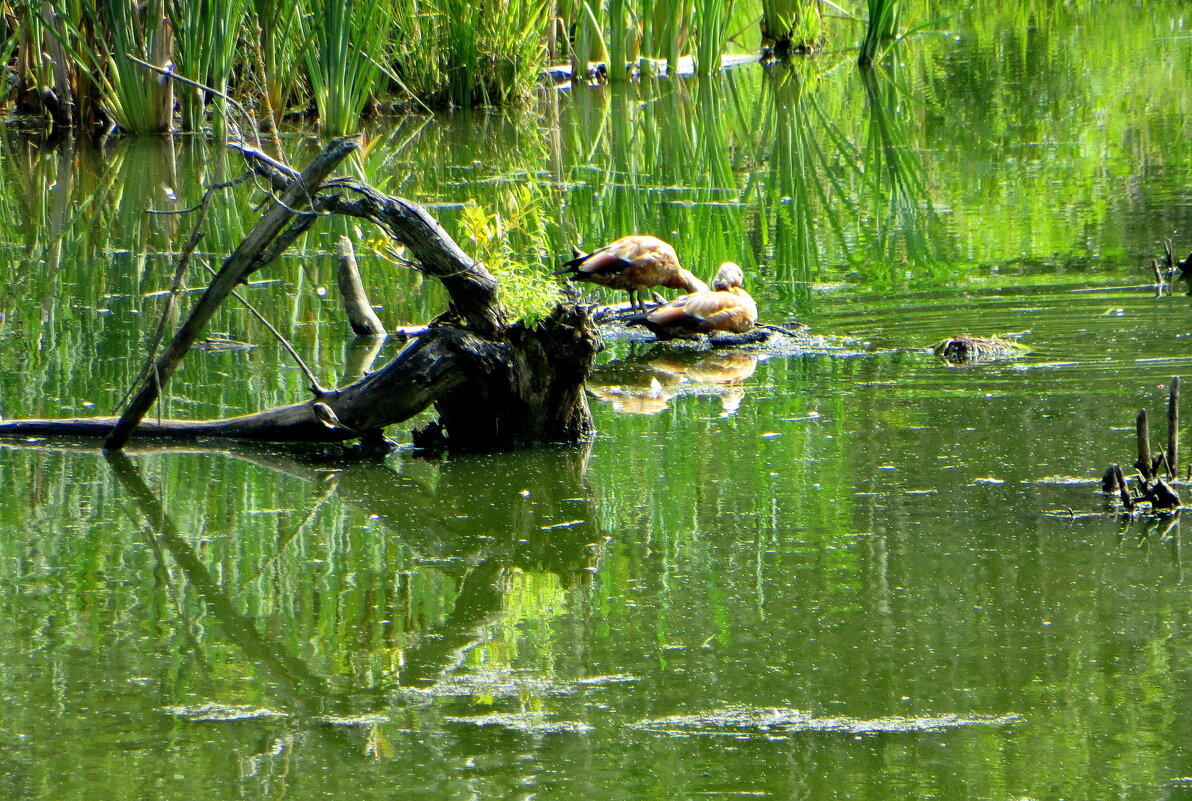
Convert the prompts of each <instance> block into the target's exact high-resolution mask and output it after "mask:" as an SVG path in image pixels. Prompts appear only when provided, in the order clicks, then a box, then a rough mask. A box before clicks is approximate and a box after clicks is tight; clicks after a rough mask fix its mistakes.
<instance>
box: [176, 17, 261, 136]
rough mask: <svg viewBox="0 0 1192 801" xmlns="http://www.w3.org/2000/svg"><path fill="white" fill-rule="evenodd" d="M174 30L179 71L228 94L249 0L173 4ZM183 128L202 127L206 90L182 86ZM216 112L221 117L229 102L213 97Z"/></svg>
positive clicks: (190, 129) (179, 96)
mask: <svg viewBox="0 0 1192 801" xmlns="http://www.w3.org/2000/svg"><path fill="white" fill-rule="evenodd" d="M167 13H168V14H169V20H170V27H171V29H172V30H173V32H174V63H175V64H176V65H177V69H178V72H179V73H181V74H182V75H185V76H186V77H188V78H190V79H191V80H193V81H197V82H199V83H201V84H203V85H204V86H208V87H210V88H212V89H214V90H215V91H216V92H218V93H222V94H226V93H227V90H228V84H229V82H230V81H231V79H232V72H233V70H234V69H235V67H236V55H237V47H238V45H239V42H240V32H241V31H242V30H244V28H245V23H246V21H247V17H248V7H247V5H246V0H220V2H191V3H171V4H170V5H169V7H168V9H167ZM177 92H178V99H179V101H180V105H181V107H182V128H183V129H184V130H187V131H198V130H202V128H203V126H204V123H205V117H206V111H207V103H206V99H207V98H206V97H205V95H206V92H205V91H204V90H200V89H196V88H193V87H187V86H179V87H178V88H177ZM211 100H212V108H213V109H215V112H214V113H215V114H216V115H217V117H218V116H222V115H223V112H222V111H220V109H225V107H226V101H224V100H223V99H222V98H220V97H218V95H216V96H214V97H212V98H211Z"/></svg>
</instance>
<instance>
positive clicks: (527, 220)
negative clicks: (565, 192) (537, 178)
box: [459, 183, 563, 326]
mask: <svg viewBox="0 0 1192 801" xmlns="http://www.w3.org/2000/svg"><path fill="white" fill-rule="evenodd" d="M545 211H546V204H545V203H544V196H543V194H542V192H541V190H540V189H539V187H538V186H537V185H536V184H534V183H523V184H518V185H515V186H511V187H509V188H508V189H506V190H505V191H503V192H501V193H500V194H499V196H498V198H497V202H496V208H495V209H493V210H492V211H491V212H490V211H489V210H488V209H486V208H484V207H482V206H481V205H480V204H479V203H477V202H476V201H475V200H469V201H468V202H467V203H465V204H464V207H463V209H462V210H461V211H460V215H459V226H460V230H461V233H462V234H463V236H465V237H466V238H467V239H468V240H469V244H468V246H467V247H468V250H469V253H470V254H471V255H472V256H473V257H474V258H476V259H477V260H478V261H481V262H483V263H484V265H485V266H486V267H487V268H488V269H489V270H490V271H491V272H492V273H493V275H495V276H496V277H497V280H498V281H500V290H499V291H500V298H501V303H502V305H503V306H504V307H505V310H506V312H507V313H508V314H509V316H510V317H511V318H512V319H513V320H518V321H521V322H522V323H524V324H526V325H528V326H534V325H537V324H538V323H540V322H542V320H544V319H546V317H547V316H548V315H549V314H550V313H551V312H552V311H553V310H554V309H555V307H557V306H558V305H559V303H560V302H562V300H563V291H562V289H561V285H560V283H559V281H558V279H557V278H556V277H555V276H554V275H553V274H552V272H553V270H552V269H551V267H552V265H551V261H550V260H551V253H552V249H551V247H550V241H551V237H550V234H549V230H548V229H549V228H550V226H551V223H550V220H549V217H548V216H547V215H546V213H545Z"/></svg>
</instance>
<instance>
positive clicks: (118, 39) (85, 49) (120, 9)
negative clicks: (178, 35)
mask: <svg viewBox="0 0 1192 801" xmlns="http://www.w3.org/2000/svg"><path fill="white" fill-rule="evenodd" d="M49 7H50V8H52V9H53V12H54V14H55V16H56V20H55V23H56V25H54V26H49V27H47V28H46V30H47V31H48V32H49V33H51V34H52V35H53V36H54V37H55V38H56V40H57V41H58V42H60V43H61V45H62V48H63V52H64V55H65V57H66V58H68V59H69V60H70V62H71V64H70V68H71V70H72V71H73V72H74V73H76V76H75V80H77V81H78V83H80V84H87V85H94V86H95V87H96V89H97V91H98V96H99V98H100V102H101V103H102V106H103V110H104V112H105V113H106V115H107V116H108V117H109V118H110V119H111V120H112V122H113V123H115V125H116V126H118V127H119V128H120V129H121V130H122V131H124V132H125V133H134V134H135V133H160V132H164V131H168V130H169V129H170V126H171V124H172V121H173V106H174V101H173V85H172V82H171V81H169V80H167V79H165V78H162V77H161V76H159V75H156V74H154V73H152V72H150V71H148V70H146V69H144V68H143V67H140V66H138V65H137V64H135V63H133V62H132V61H130V60H129V59H128V58H127V56H128V55H133V56H136V57H138V58H141V59H143V60H145V61H148V62H150V63H152V64H166V63H167V62H170V61H172V60H173V58H174V37H173V32H172V29H171V26H170V21H169V16H168V13H167V4H166V0H148V2H145V3H137V2H135V0H51V2H50V3H49ZM82 94H83V93H82V92H76V96H80V95H82Z"/></svg>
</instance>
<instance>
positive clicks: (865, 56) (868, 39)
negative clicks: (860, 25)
mask: <svg viewBox="0 0 1192 801" xmlns="http://www.w3.org/2000/svg"><path fill="white" fill-rule="evenodd" d="M865 5H866V9H867V10H868V12H869V15H868V17H867V18H866V22H865V38H864V39H862V40H861V52H860V55H859V56H858V57H857V62H858V63H859V64H861V66H868V65H870V64H872V63H873V62H874V61H876V60H877V58H878V55H879V53H880V50H881V48H882V47H883V46H884V45H885V44H886V43H887V42H889V41H890V40H891V39H893V38H894V37H895V36H897V35H898V26H899V20H900V18H901V16H902V0H866V2H865Z"/></svg>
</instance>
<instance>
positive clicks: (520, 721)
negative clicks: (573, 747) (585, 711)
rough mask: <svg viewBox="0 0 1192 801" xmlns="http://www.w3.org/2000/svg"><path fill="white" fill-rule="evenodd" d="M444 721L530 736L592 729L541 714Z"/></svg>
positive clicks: (495, 713) (475, 717)
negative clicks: (495, 727) (549, 718)
mask: <svg viewBox="0 0 1192 801" xmlns="http://www.w3.org/2000/svg"><path fill="white" fill-rule="evenodd" d="M444 720H446V721H448V722H450V723H466V724H470V725H472V726H500V727H501V728H503V729H510V730H512V731H520V732H527V733H529V734H582V733H584V732H589V731H591V730H592V727H591V726H589V725H588V724H586V723H580V722H579V721H575V720H548V719H547V718H546V716H545V715H543V714H542V713H540V712H521V713H517V714H509V713H503V712H494V713H492V714H491V715H475V716H470V717H448V718H444Z"/></svg>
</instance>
